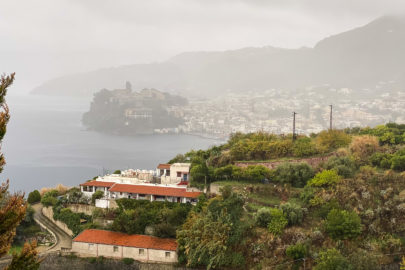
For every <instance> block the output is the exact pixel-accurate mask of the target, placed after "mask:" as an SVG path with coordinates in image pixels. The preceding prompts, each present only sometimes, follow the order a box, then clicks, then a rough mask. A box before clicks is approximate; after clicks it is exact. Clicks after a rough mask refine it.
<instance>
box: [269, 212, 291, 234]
mask: <svg viewBox="0 0 405 270" xmlns="http://www.w3.org/2000/svg"><path fill="white" fill-rule="evenodd" d="M270 213H271V219H270V222H269V223H268V225H267V228H268V230H269V232H271V233H272V234H274V235H275V236H279V235H281V234H282V233H283V230H284V228H285V227H286V226H287V224H288V220H287V218H286V217H285V216H284V214H283V211H281V210H280V209H276V208H270Z"/></svg>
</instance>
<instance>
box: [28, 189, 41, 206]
mask: <svg viewBox="0 0 405 270" xmlns="http://www.w3.org/2000/svg"><path fill="white" fill-rule="evenodd" d="M27 201H28V203H30V204H33V203H37V202H40V201H41V194H40V193H39V191H38V190H34V191H31V192H30V193H29V194H28V199H27Z"/></svg>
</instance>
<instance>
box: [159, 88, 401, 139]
mask: <svg viewBox="0 0 405 270" xmlns="http://www.w3.org/2000/svg"><path fill="white" fill-rule="evenodd" d="M393 89H394V88H393V87H392V86H391V84H390V83H389V82H385V83H384V82H381V83H380V84H378V85H376V86H375V87H374V88H370V89H349V88H339V89H338V88H332V87H330V86H329V85H322V86H312V87H307V88H303V89H299V90H297V89H294V90H287V89H271V90H267V91H264V92H253V91H251V92H246V93H232V92H229V93H225V94H223V95H221V96H217V97H215V98H212V99H205V100H190V102H189V104H188V105H187V106H178V107H172V108H171V110H172V111H173V113H176V115H180V116H181V117H182V118H183V119H184V121H185V122H184V123H183V124H182V125H180V126H179V127H178V128H177V129H176V130H175V132H179V133H187V134H193V135H200V136H205V137H211V138H217V139H226V138H228V136H229V135H230V134H231V133H235V132H243V133H248V132H256V131H265V132H270V133H276V134H288V133H291V132H292V112H293V111H295V112H297V113H298V114H297V115H296V127H297V130H298V133H300V134H310V133H318V132H320V131H322V130H325V129H327V128H328V127H329V105H330V104H333V112H334V114H333V116H334V117H333V120H334V121H333V122H334V127H335V128H347V127H356V126H375V125H379V124H384V123H387V122H396V123H405V117H404V116H403V115H404V114H405V94H404V93H403V91H395V90H393ZM162 133H163V132H162Z"/></svg>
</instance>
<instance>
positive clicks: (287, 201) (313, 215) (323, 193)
mask: <svg viewBox="0 0 405 270" xmlns="http://www.w3.org/2000/svg"><path fill="white" fill-rule="evenodd" d="M404 134H405V125H397V124H387V125H384V126H377V127H376V128H357V129H356V128H354V129H346V130H344V131H340V130H329V131H324V132H321V133H319V134H313V135H311V136H310V137H305V136H301V137H299V138H298V139H297V140H296V141H294V142H293V141H292V138H291V136H284V137H282V136H278V135H273V134H265V133H261V132H259V133H252V134H234V135H233V136H232V137H231V138H230V139H229V141H228V142H227V143H226V144H224V145H220V146H215V147H212V148H210V149H208V150H206V151H203V150H198V151H190V152H188V153H186V154H184V155H177V156H176V157H175V158H174V159H173V160H171V161H170V162H179V161H180V162H182V161H190V162H191V164H192V169H191V170H192V173H193V172H195V173H196V175H192V179H191V183H192V184H193V185H195V186H202V185H205V184H207V185H208V184H210V183H212V184H213V185H212V186H211V188H213V187H215V186H219V187H223V188H224V187H225V189H223V190H222V192H220V194H218V195H215V196H214V195H212V194H211V195H210V194H209V195H208V198H204V199H203V200H201V201H200V202H199V204H198V205H197V206H196V207H192V208H191V210H190V211H189V213H188V217H187V218H186V219H185V221H184V223H183V224H182V225H179V226H178V230H177V235H176V236H177V241H178V243H179V260H180V263H183V264H187V265H188V266H190V267H206V268H235V267H236V265H237V264H236V263H237V262H238V263H239V265H238V267H239V268H243V266H244V265H245V266H249V268H254V269H266V268H268V269H299V268H301V269H302V267H303V265H304V264H305V266H306V269H311V268H312V269H318V270H319V269H320V270H322V269H380V265H382V264H390V263H393V262H398V260H399V259H400V256H394V255H393V254H402V253H405V241H404V238H403V235H404V234H405V135H404ZM305 157H311V158H314V159H315V158H316V160H319V161H317V162H314V163H312V162H309V164H311V166H310V165H309V164H307V163H305V160H302V159H299V158H305ZM296 159H299V160H296ZM314 159H312V160H314ZM264 160H271V161H272V162H274V163H273V164H272V166H268V167H271V168H273V167H274V169H269V168H267V167H264V166H262V165H261V162H263V161H264ZM238 161H243V162H250V164H251V165H250V166H246V165H249V163H248V164H238V163H237V162H238ZM274 164H276V165H274ZM277 165H278V166H277ZM214 184H215V185H214ZM215 188H216V187H215ZM230 202H232V203H230ZM234 239H236V242H235V241H233V240H234ZM391 254H392V256H391ZM241 265H242V266H241Z"/></svg>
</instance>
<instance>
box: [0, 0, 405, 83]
mask: <svg viewBox="0 0 405 270" xmlns="http://www.w3.org/2000/svg"><path fill="white" fill-rule="evenodd" d="M0 7H1V8H0V72H7V73H8V72H11V71H16V72H17V83H16V87H15V88H17V89H18V91H30V90H31V89H32V88H34V87H35V86H37V85H38V84H40V83H41V82H43V81H45V80H47V79H50V78H53V77H55V76H61V75H64V74H68V73H72V72H83V71H89V70H93V69H97V68H101V67H111V66H119V65H125V64H134V63H145V62H146V63H147V62H155V61H163V60H165V59H167V58H169V57H171V56H173V55H175V54H177V53H180V52H184V51H199V50H205V51H209V50H227V49H238V48H242V47H247V46H254V47H262V46H266V45H272V46H277V47H287V48H298V47H302V46H309V47H312V46H314V45H315V43H316V42H317V41H319V40H321V39H323V38H325V37H327V36H330V35H333V34H337V33H339V32H342V31H346V30H349V29H352V28H354V27H358V26H362V25H364V24H366V23H368V22H370V21H371V20H373V19H375V18H377V17H379V16H382V15H385V14H394V13H396V12H398V11H399V10H405V1H403V0H277V1H276V0H144V1H138V0H109V1H107V0H35V1H32V0H10V1H5V0H1V6H0Z"/></svg>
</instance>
